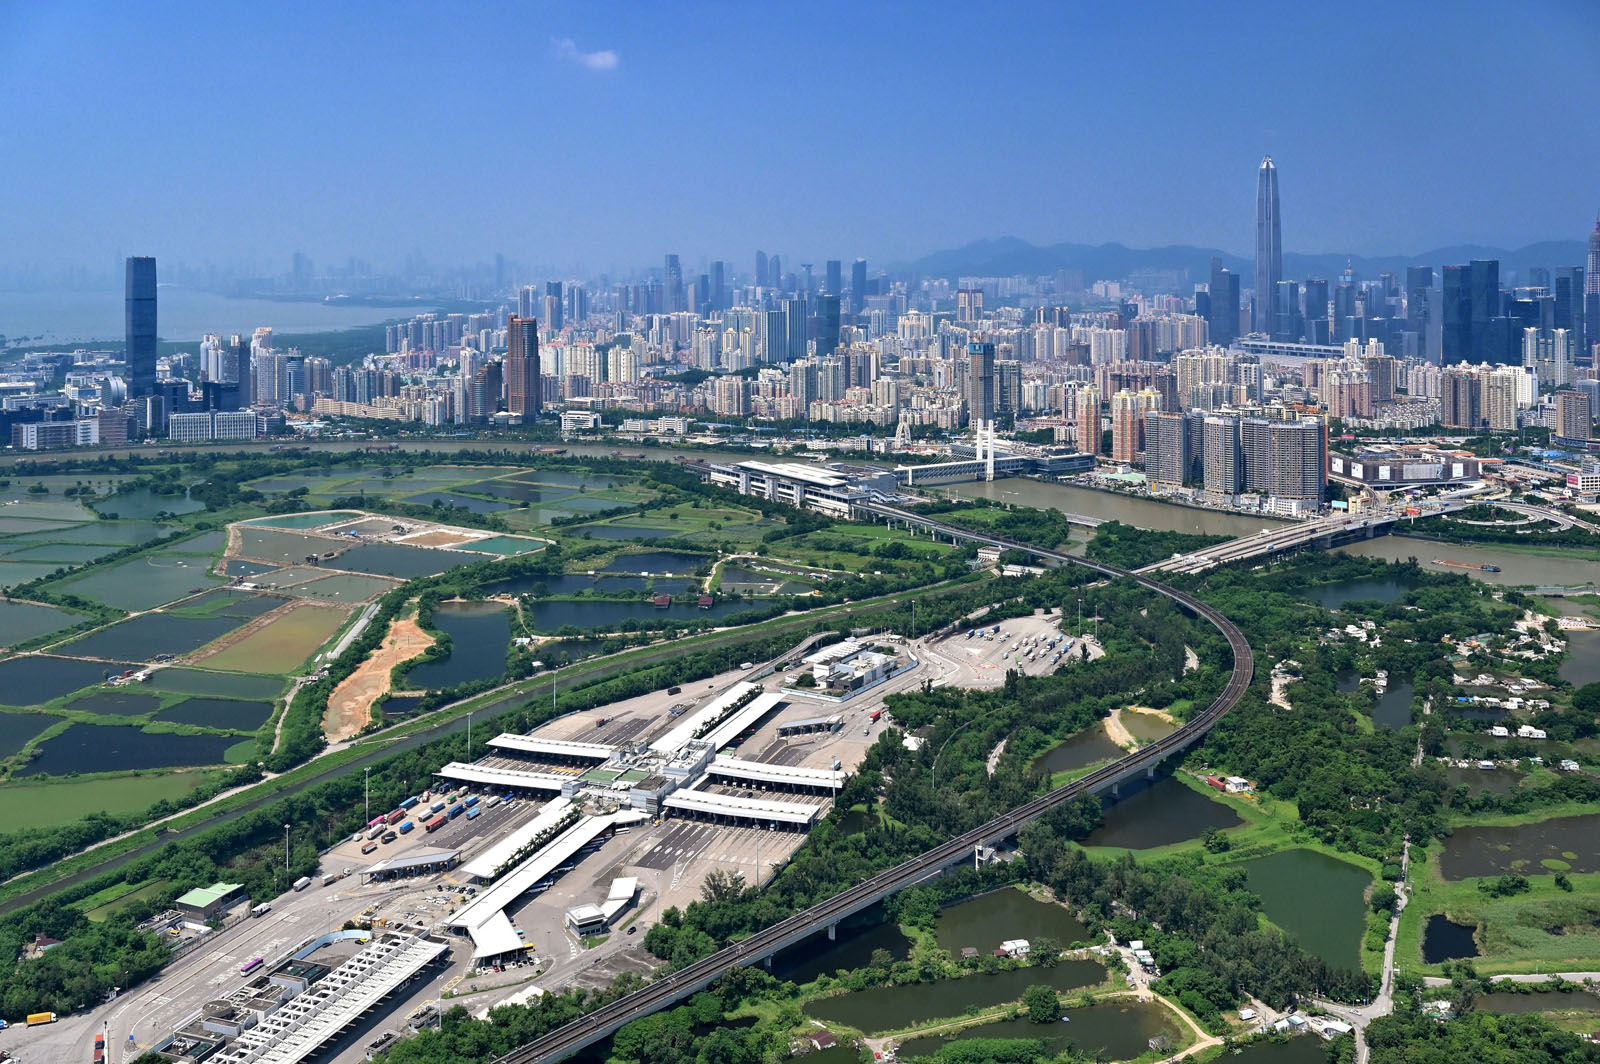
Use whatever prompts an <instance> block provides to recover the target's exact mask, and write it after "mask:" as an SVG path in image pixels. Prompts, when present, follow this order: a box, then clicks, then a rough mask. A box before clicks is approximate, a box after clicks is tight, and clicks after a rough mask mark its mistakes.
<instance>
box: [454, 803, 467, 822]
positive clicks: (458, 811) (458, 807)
mask: <svg viewBox="0 0 1600 1064" xmlns="http://www.w3.org/2000/svg"><path fill="white" fill-rule="evenodd" d="M466 811H467V807H466V806H464V805H462V804H461V803H460V802H457V803H456V804H455V805H452V806H451V807H450V819H451V820H454V819H455V818H456V817H458V816H460V815H461V814H462V813H465V812H466Z"/></svg>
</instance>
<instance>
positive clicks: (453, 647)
mask: <svg viewBox="0 0 1600 1064" xmlns="http://www.w3.org/2000/svg"><path fill="white" fill-rule="evenodd" d="M433 627H435V628H437V629H438V630H439V631H441V632H443V633H444V634H446V635H448V636H449V637H450V653H449V655H448V656H447V657H443V658H437V659H435V660H433V661H425V662H423V663H422V664H420V665H417V666H415V667H413V668H412V669H410V670H408V671H407V672H406V676H405V682H404V684H403V686H404V687H405V688H406V689H407V690H427V691H439V690H443V689H444V688H447V687H454V686H456V685H457V684H461V683H466V682H467V681H469V680H478V679H482V678H484V677H486V676H487V677H495V676H499V675H500V674H501V673H503V672H505V671H506V648H507V647H508V646H509V645H510V643H511V614H510V613H509V612H508V611H507V610H506V608H505V607H504V606H502V605H500V604H499V603H496V602H443V603H440V604H439V606H438V607H437V608H436V609H435V610H434V611H433Z"/></svg>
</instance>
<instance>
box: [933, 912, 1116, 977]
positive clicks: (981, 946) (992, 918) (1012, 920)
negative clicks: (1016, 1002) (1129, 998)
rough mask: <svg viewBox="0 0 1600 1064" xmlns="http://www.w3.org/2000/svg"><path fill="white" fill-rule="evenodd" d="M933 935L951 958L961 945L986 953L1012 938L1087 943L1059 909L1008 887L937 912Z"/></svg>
mask: <svg viewBox="0 0 1600 1064" xmlns="http://www.w3.org/2000/svg"><path fill="white" fill-rule="evenodd" d="M937 936H938V940H939V948H940V949H942V950H947V951H949V952H950V953H951V954H952V955H955V956H960V954H961V949H962V947H964V946H972V947H974V948H976V949H977V951H978V952H979V953H988V952H989V951H991V950H993V949H995V948H996V947H998V946H999V945H1000V943H1002V942H1004V941H1006V940H1007V939H1012V938H1026V939H1030V940H1032V939H1039V938H1053V939H1055V940H1056V941H1057V942H1059V943H1061V944H1062V945H1063V946H1069V945H1071V944H1072V943H1074V942H1089V941H1091V937H1090V935H1089V929H1088V928H1086V927H1084V926H1083V925H1082V924H1081V923H1079V922H1078V921H1077V920H1076V919H1074V918H1073V916H1072V914H1071V913H1070V912H1068V911H1067V910H1066V909H1065V908H1063V907H1062V906H1060V905H1056V904H1054V903H1052V902H1047V901H1039V900H1038V899H1036V898H1032V897H1029V896H1028V895H1027V894H1026V893H1024V892H1023V891H1020V890H1015V889H1012V888H1009V887H1008V888H1006V889H1004V890H995V891H990V892H989V893H987V894H980V895H978V896H977V897H975V898H968V899H966V900H965V901H960V902H957V903H956V904H954V905H947V906H945V907H944V908H943V909H940V910H939V925H938V930H937ZM1000 1000H1002V1001H1008V1000H1010V999H1009V998H1001V999H1000Z"/></svg>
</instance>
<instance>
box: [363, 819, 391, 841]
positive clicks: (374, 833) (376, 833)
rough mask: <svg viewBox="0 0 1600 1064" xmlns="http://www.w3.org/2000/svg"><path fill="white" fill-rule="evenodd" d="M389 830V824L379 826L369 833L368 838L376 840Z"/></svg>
mask: <svg viewBox="0 0 1600 1064" xmlns="http://www.w3.org/2000/svg"><path fill="white" fill-rule="evenodd" d="M388 830H389V825H388V824H387V823H384V824H379V825H378V826H377V827H375V828H373V829H372V830H371V831H369V832H367V838H369V839H375V838H377V837H378V836H379V835H382V834H383V833H384V832H385V831H388Z"/></svg>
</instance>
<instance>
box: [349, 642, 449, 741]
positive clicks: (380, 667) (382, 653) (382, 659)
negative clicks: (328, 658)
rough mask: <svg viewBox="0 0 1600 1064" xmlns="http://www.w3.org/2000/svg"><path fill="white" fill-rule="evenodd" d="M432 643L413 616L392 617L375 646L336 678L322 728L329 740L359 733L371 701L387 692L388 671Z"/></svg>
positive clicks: (368, 711)
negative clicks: (350, 668)
mask: <svg viewBox="0 0 1600 1064" xmlns="http://www.w3.org/2000/svg"><path fill="white" fill-rule="evenodd" d="M431 646H433V636H432V635H430V634H428V633H427V632H425V631H423V630H422V628H421V627H420V626H419V625H418V624H417V619H416V617H415V616H410V617H396V618H395V619H394V621H393V622H391V623H390V625H389V631H388V634H386V635H385V636H384V637H383V642H382V643H380V644H379V645H378V649H377V650H375V651H373V652H372V653H371V654H369V655H367V659H366V660H365V661H363V662H362V663H361V664H360V665H358V666H357V667H356V671H355V672H352V673H351V674H350V675H349V676H346V677H345V678H344V679H343V680H342V681H340V683H339V686H338V687H335V688H334V689H333V694H332V695H331V696H329V698H328V710H327V712H326V713H325V714H323V718H322V730H323V732H324V734H326V735H327V737H328V741H329V742H331V743H337V742H342V741H343V740H345V739H349V738H352V737H353V736H355V735H357V734H359V733H360V731H361V729H362V728H365V727H366V726H367V724H368V722H370V721H371V720H372V704H373V703H374V702H376V701H377V700H378V699H379V698H382V697H383V696H384V695H385V694H387V693H388V692H389V673H390V670H392V669H393V668H394V667H395V666H396V665H398V664H400V663H401V662H402V661H410V660H411V659H412V658H414V657H416V656H417V655H418V654H421V653H422V652H423V651H424V650H427V649H428V648H429V647H431Z"/></svg>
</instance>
